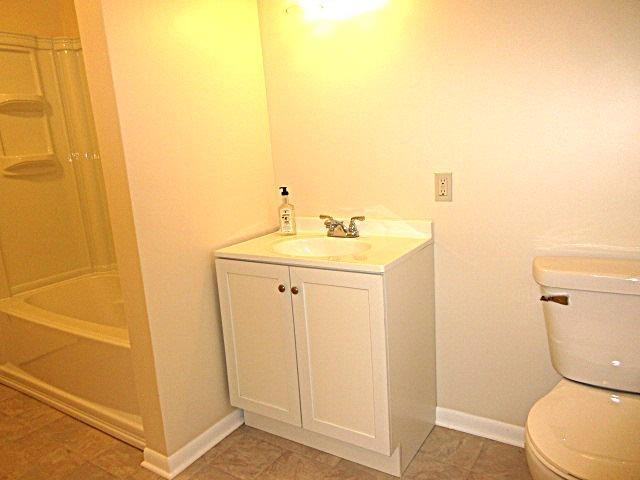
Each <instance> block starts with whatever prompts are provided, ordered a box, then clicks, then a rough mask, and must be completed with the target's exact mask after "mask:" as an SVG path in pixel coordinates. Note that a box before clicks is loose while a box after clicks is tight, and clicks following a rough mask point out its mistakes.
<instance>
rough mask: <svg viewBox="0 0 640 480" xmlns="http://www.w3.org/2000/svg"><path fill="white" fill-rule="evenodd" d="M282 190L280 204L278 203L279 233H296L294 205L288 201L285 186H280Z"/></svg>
mask: <svg viewBox="0 0 640 480" xmlns="http://www.w3.org/2000/svg"><path fill="white" fill-rule="evenodd" d="M280 190H282V192H281V193H280V195H282V205H280V210H279V211H280V234H281V235H295V234H296V211H295V207H294V206H293V205H291V204H290V203H289V192H288V191H287V187H280Z"/></svg>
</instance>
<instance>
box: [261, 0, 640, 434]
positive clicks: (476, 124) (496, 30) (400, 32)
mask: <svg viewBox="0 0 640 480" xmlns="http://www.w3.org/2000/svg"><path fill="white" fill-rule="evenodd" d="M290 3H291V2H290V0H260V1H259V4H260V20H261V21H260V24H261V29H262V42H263V55H264V62H265V77H266V82H267V92H268V103H269V115H270V128H271V140H272V151H273V158H274V164H275V168H276V180H277V182H278V183H279V184H284V183H287V184H289V185H290V186H291V190H292V200H293V203H295V205H296V207H297V211H298V213H299V214H305V215H316V214H319V213H334V214H343V215H347V214H351V213H353V214H356V213H358V214H360V213H366V214H367V215H371V216H384V217H401V218H432V219H433V220H434V222H435V235H436V237H435V238H436V245H437V261H436V272H437V273H436V276H437V287H436V288H437V293H436V294H437V321H438V334H437V335H438V375H439V377H438V403H439V405H440V406H442V407H445V408H451V409H455V410H460V411H463V412H467V413H471V414H474V415H480V416H484V417H489V418H493V419H498V420H502V421H505V422H509V423H513V424H519V425H522V424H523V422H524V420H525V417H526V414H527V411H528V409H529V407H530V406H531V404H532V403H533V402H534V401H535V400H536V399H537V398H539V397H540V396H541V395H543V394H544V393H545V392H546V391H548V390H549V389H550V387H551V386H552V385H553V384H554V382H556V380H557V376H556V374H555V373H554V371H553V370H552V368H551V365H550V362H549V359H548V353H547V346H546V336H545V331H544V324H543V318H542V313H541V309H540V307H539V304H538V301H537V295H538V294H537V288H536V286H535V284H534V282H533V280H532V278H531V273H530V270H531V261H532V258H533V257H534V256H535V255H536V254H540V253H544V252H547V251H574V252H576V251H585V250H590V249H592V248H596V249H597V248H602V247H603V246H604V247H620V249H621V250H620V251H619V252H618V253H617V254H625V253H626V252H631V253H634V252H635V254H639V253H640V251H639V250H638V246H639V245H638V239H639V238H640V222H638V218H640V187H639V185H640V131H639V127H638V126H639V125H640V76H639V75H638V72H639V71H640V36H638V34H637V33H638V31H639V30H640V22H638V18H639V16H640V3H639V2H637V1H632V0H629V1H611V2H604V1H589V2H585V1H581V0H575V1H561V2H537V1H534V0H531V1H518V2H514V1H510V0H504V1H486V2H462V1H444V0H442V1H429V2H427V1H423V0H393V1H392V2H388V4H387V6H386V7H385V9H383V10H380V11H378V12H375V13H370V14H366V15H362V16H359V17H357V18H353V19H351V20H346V21H343V22H337V23H333V24H332V23H331V22H319V23H318V22H316V23H314V22H307V21H305V20H304V19H303V18H302V16H301V15H299V14H296V13H295V12H292V13H290V14H285V13H284V9H285V7H286V6H288V5H289V4H290ZM434 171H452V172H453V199H454V201H453V203H435V202H434V201H433V192H434V189H433V172H434Z"/></svg>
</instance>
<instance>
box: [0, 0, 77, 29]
mask: <svg viewBox="0 0 640 480" xmlns="http://www.w3.org/2000/svg"><path fill="white" fill-rule="evenodd" d="M0 32H11V33H21V34H24V35H35V36H38V37H62V36H66V37H77V36H78V22H77V20H76V15H75V9H74V6H73V0H29V1H25V0H0Z"/></svg>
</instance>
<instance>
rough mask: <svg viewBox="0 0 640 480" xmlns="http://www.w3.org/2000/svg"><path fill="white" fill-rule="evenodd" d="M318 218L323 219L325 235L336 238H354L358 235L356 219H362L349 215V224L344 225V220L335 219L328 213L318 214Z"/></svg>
mask: <svg viewBox="0 0 640 480" xmlns="http://www.w3.org/2000/svg"><path fill="white" fill-rule="evenodd" d="M320 219H321V220H324V226H325V227H327V237H336V238H356V237H359V236H360V232H359V231H358V225H357V224H356V221H359V222H362V221H364V217H362V216H360V217H351V220H350V221H349V226H348V227H345V225H344V220H336V219H334V218H333V217H331V216H329V215H320Z"/></svg>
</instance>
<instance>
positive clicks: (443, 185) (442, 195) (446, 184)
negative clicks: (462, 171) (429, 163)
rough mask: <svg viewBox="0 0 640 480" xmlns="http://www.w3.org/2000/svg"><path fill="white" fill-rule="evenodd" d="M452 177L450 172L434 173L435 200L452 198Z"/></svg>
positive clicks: (448, 200)
mask: <svg viewBox="0 0 640 480" xmlns="http://www.w3.org/2000/svg"><path fill="white" fill-rule="evenodd" d="M452 189H453V178H452V175H451V172H445V173H436V174H435V199H436V202H450V201H451V200H452V198H453V196H452Z"/></svg>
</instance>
